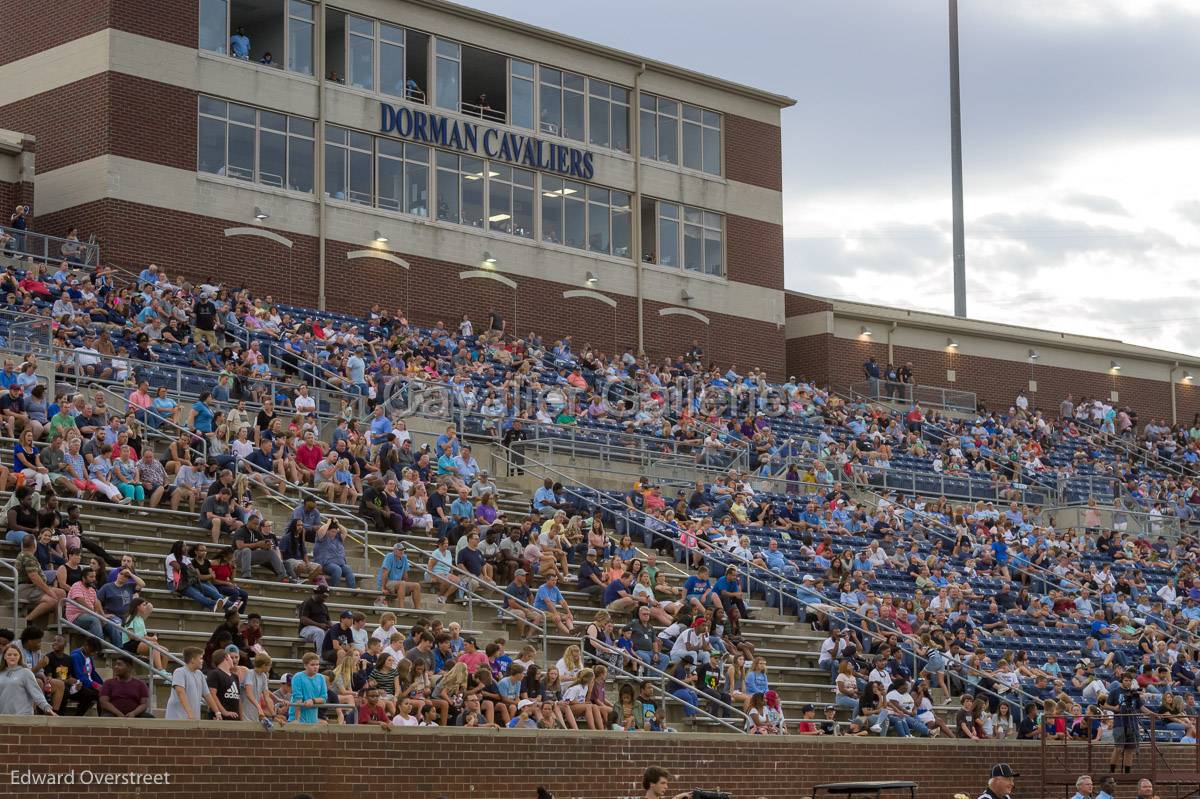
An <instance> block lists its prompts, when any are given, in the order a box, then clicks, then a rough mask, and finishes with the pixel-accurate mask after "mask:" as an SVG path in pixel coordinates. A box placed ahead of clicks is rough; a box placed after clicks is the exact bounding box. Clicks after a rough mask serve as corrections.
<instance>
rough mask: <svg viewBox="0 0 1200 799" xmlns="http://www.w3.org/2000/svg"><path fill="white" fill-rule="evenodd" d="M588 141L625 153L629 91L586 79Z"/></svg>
mask: <svg viewBox="0 0 1200 799" xmlns="http://www.w3.org/2000/svg"><path fill="white" fill-rule="evenodd" d="M588 142H589V143H591V144H594V145H596V146H597V147H607V148H609V149H612V150H620V151H621V152H625V153H627V152H629V90H628V89H624V88H622V87H620V86H614V85H612V84H611V83H605V82H604V81H602V80H595V79H593V78H589V79H588Z"/></svg>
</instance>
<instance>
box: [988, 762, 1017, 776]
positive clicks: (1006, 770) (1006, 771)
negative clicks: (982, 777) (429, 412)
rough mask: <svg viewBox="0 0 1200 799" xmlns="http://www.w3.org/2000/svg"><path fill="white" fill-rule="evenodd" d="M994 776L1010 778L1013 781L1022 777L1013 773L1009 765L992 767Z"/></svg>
mask: <svg viewBox="0 0 1200 799" xmlns="http://www.w3.org/2000/svg"><path fill="white" fill-rule="evenodd" d="M992 776H993V777H1008V778H1009V779H1012V778H1013V777H1019V776H1021V775H1020V774H1018V773H1017V772H1015V771H1013V770H1012V766H1010V765H1008V764H1007V763H997V764H996V765H994V766H992Z"/></svg>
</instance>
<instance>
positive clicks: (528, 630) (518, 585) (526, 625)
mask: <svg viewBox="0 0 1200 799" xmlns="http://www.w3.org/2000/svg"><path fill="white" fill-rule="evenodd" d="M504 607H505V608H506V609H507V611H508V615H509V616H510V618H512V619H514V620H515V621H516V623H517V638H533V637H534V635H536V634H537V631H538V630H537V628H538V627H540V626H541V624H542V614H541V613H539V612H538V611H537V610H534V608H533V591H532V589H530V587H529V584H528V573H527V572H526V571H525V570H524V569H517V570H516V571H515V572H513V578H512V582H510V583H509V584H508V585H506V586H505V587H504Z"/></svg>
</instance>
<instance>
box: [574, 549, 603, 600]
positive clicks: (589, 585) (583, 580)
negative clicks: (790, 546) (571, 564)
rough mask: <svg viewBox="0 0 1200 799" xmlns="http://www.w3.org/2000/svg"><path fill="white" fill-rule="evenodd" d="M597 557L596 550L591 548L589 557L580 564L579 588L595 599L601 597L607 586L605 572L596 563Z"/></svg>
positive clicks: (588, 552)
mask: <svg viewBox="0 0 1200 799" xmlns="http://www.w3.org/2000/svg"><path fill="white" fill-rule="evenodd" d="M597 559H598V557H597V555H596V550H594V549H589V550H588V551H587V558H586V559H585V560H584V561H583V563H581V564H579V584H578V588H579V590H580V591H582V592H583V593H585V594H587V595H588V596H589V597H591V599H593V600H598V599H600V597H601V596H602V595H603V594H604V589H605V587H606V584H605V582H604V572H603V571H602V570H601V569H600V567H599V566H598V565H596V561H597Z"/></svg>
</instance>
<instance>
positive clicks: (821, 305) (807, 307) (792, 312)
mask: <svg viewBox="0 0 1200 799" xmlns="http://www.w3.org/2000/svg"><path fill="white" fill-rule="evenodd" d="M783 309H784V313H785V314H786V315H787V316H789V317H792V316H803V315H804V314H809V313H817V312H819V311H831V310H833V304H832V303H830V302H827V301H825V300H821V299H818V298H816V297H806V296H804V295H803V294H796V293H795V292H792V291H789V292H787V293H786V294H784V295H783Z"/></svg>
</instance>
